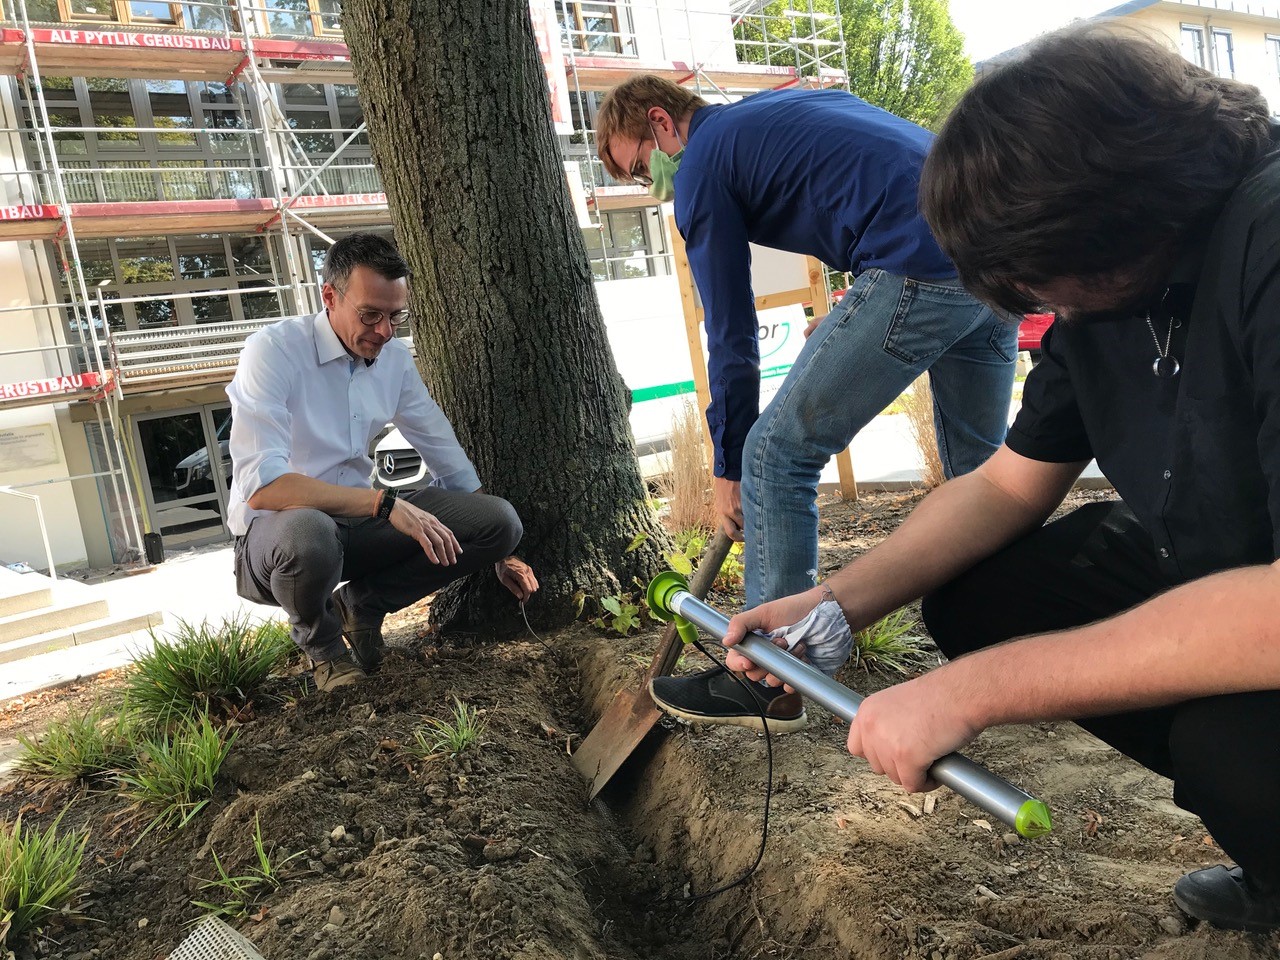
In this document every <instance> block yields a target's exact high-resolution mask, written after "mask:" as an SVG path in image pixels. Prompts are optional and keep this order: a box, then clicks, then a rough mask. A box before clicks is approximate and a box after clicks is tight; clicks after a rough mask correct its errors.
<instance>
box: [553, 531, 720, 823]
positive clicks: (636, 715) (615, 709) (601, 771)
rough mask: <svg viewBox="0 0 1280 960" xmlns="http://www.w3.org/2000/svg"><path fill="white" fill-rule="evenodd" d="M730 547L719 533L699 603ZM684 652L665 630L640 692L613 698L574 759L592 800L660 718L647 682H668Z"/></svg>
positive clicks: (705, 564) (694, 586)
mask: <svg viewBox="0 0 1280 960" xmlns="http://www.w3.org/2000/svg"><path fill="white" fill-rule="evenodd" d="M732 546H733V541H731V540H730V539H729V537H728V535H726V534H725V532H724V530H723V529H720V530H717V531H716V535H715V536H714V537H713V538H712V540H711V542H710V543H709V544H708V545H707V548H706V549H705V550H704V551H703V553H702V558H701V559H700V560H699V561H698V569H697V570H696V571H695V573H694V576H693V581H692V582H691V583H690V584H689V592H690V593H691V594H693V595H694V596H695V597H697V598H698V599H699V600H702V599H704V598H705V597H706V595H707V591H708V590H710V589H711V584H712V583H714V582H715V579H716V575H717V574H718V573H719V572H720V567H721V566H722V565H723V564H724V558H725V557H727V556H728V555H729V548H730V547H732ZM683 647H684V644H683V643H682V642H681V641H680V636H679V634H677V633H676V625H675V623H674V622H672V623H669V624H667V628H666V630H664V631H663V632H662V639H661V640H660V641H659V643H658V650H657V652H656V653H655V654H654V655H653V661H652V662H651V663H650V664H649V669H648V670H647V671H645V675H644V678H643V679H642V680H641V681H640V686H639V688H638V689H633V690H619V691H618V692H617V693H616V694H614V697H613V700H612V701H610V703H609V706H608V708H607V709H606V710H605V712H604V713H603V714H602V715H601V717H600V720H599V721H598V722H597V723H596V725H595V727H593V728H592V730H591V733H590V734H588V735H587V739H586V740H584V741H582V746H580V747H578V749H577V751H575V753H574V754H573V757H572V760H573V765H574V767H575V768H576V769H577V771H578V773H580V774H581V775H582V777H583V779H584V780H586V781H587V798H588V799H591V798H593V797H595V795H596V794H597V793H599V792H600V791H601V790H603V789H604V785H605V784H606V783H608V782H609V780H610V779H611V778H612V777H613V775H614V774H615V773H617V772H618V770H619V769H620V768H621V767H622V765H623V763H625V762H626V760H627V758H628V757H629V756H631V754H632V752H634V750H635V749H636V747H638V746H639V745H640V741H642V740H643V739H644V738H645V736H646V735H647V734H648V733H649V731H650V730H652V729H653V725H654V724H655V723H657V722H658V718H659V717H660V716H662V711H661V710H659V709H658V708H657V706H656V705H655V704H654V702H653V698H652V697H651V696H649V681H651V680H653V679H654V678H655V677H665V676H666V675H667V674H669V673H670V672H671V671H672V670H673V669H675V665H676V662H677V661H678V660H679V659H680V654H681V652H682V650H683Z"/></svg>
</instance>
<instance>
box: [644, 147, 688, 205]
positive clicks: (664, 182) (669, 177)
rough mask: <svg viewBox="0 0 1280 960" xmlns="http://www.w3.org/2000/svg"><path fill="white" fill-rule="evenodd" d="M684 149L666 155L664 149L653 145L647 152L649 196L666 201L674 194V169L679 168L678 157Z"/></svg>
mask: <svg viewBox="0 0 1280 960" xmlns="http://www.w3.org/2000/svg"><path fill="white" fill-rule="evenodd" d="M683 156H684V149H683V148H681V149H680V150H678V151H676V154H675V156H673V157H672V156H668V155H667V154H666V153H665V152H664V151H662V150H659V149H658V148H657V147H654V148H653V150H652V151H650V153H649V177H650V178H651V179H652V180H653V183H651V184H649V196H651V197H653V198H654V199H655V200H658V201H660V202H662V203H668V202H670V201H671V199H672V198H674V197H675V195H676V171H677V170H679V169H680V158H681V157H683Z"/></svg>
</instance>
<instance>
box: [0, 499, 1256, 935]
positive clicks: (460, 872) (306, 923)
mask: <svg viewBox="0 0 1280 960" xmlns="http://www.w3.org/2000/svg"><path fill="white" fill-rule="evenodd" d="M912 502H913V498H912V497H907V496H899V495H885V496H880V497H874V498H868V499H867V500H864V501H863V502H861V503H860V504H855V505H847V504H844V503H841V502H839V501H830V502H826V501H824V503H823V529H824V538H823V555H822V556H823V559H822V563H823V567H824V569H831V568H833V567H835V566H838V565H840V564H841V563H843V562H846V561H847V560H848V559H849V558H850V557H851V556H852V554H854V553H856V552H858V551H860V550H862V549H865V548H866V547H867V546H870V545H871V544H872V543H874V542H876V541H878V540H879V539H881V538H882V537H883V536H884V535H886V534H887V533H888V532H890V530H892V528H893V527H894V526H896V524H897V523H898V522H900V520H901V519H902V517H903V516H905V515H906V513H908V512H909V510H910V507H911V505H912ZM712 600H713V602H715V603H716V604H717V605H720V606H721V607H723V608H725V609H728V608H730V607H732V606H733V605H735V604H736V603H737V602H738V600H737V598H735V597H734V596H731V595H730V596H724V595H722V596H713V597H712ZM424 622H425V616H424V614H423V611H421V610H420V609H416V608H411V609H410V610H408V611H405V612H404V613H402V614H400V615H397V617H395V618H394V619H392V620H389V621H388V632H389V639H390V641H391V643H392V651H391V653H390V655H389V657H388V663H387V665H386V666H385V667H384V671H383V673H382V674H381V675H379V676H378V677H377V678H376V679H375V680H374V681H372V682H370V683H366V684H363V685H360V686H357V687H353V688H348V689H346V690H343V691H339V692H337V693H335V694H327V695H317V694H309V695H306V696H298V694H299V682H298V680H297V679H296V678H295V679H292V680H287V681H280V682H278V683H276V684H275V686H274V688H273V690H272V691H271V692H272V694H273V695H272V696H269V697H260V698H258V700H257V701H256V703H255V709H254V712H253V715H252V717H246V718H245V722H244V723H243V724H241V725H240V726H239V727H238V728H237V735H238V739H237V741H236V743H235V745H234V746H233V748H232V751H231V755H230V758H229V759H228V761H227V764H226V767H225V769H224V776H223V778H222V783H221V784H220V786H219V791H218V794H217V796H216V798H215V800H214V802H213V803H212V804H211V805H210V807H209V808H207V809H206V810H205V811H203V812H202V813H201V814H200V815H199V816H198V817H197V818H196V819H195V820H194V821H193V822H192V824H191V825H189V826H188V827H187V828H185V829H183V830H181V831H178V832H176V833H173V834H169V835H160V834H159V833H158V832H155V833H152V834H150V835H148V836H147V837H146V838H143V839H141V840H139V839H138V834H139V833H140V829H141V828H140V825H139V822H138V821H137V820H136V819H131V818H130V816H129V812H128V811H127V809H126V803H125V801H123V800H121V799H120V798H119V797H118V796H116V795H115V793H114V792H113V791H109V790H104V791H102V792H100V793H96V794H88V795H84V796H81V797H79V798H78V799H77V800H76V802H75V803H74V804H72V805H71V806H70V808H69V809H68V811H67V813H66V815H65V816H64V819H63V821H62V822H63V826H64V827H66V828H74V827H77V826H81V825H88V826H89V827H90V828H91V830H92V835H91V839H90V843H89V848H88V854H87V857H86V880H87V882H88V885H89V891H88V893H89V895H88V897H87V899H86V900H85V901H83V902H82V903H81V905H80V907H81V911H82V913H83V914H84V915H85V918H86V919H84V920H80V921H76V920H74V919H72V918H70V917H65V918H58V919H57V920H56V921H55V922H53V923H51V924H50V925H49V926H48V928H47V929H46V931H45V934H44V935H43V936H42V937H41V938H38V939H37V940H36V941H35V942H34V943H33V944H30V945H26V946H22V947H21V949H20V953H19V955H20V956H46V957H57V958H62V960H71V958H75V960H88V958H91V957H101V958H120V960H153V958H163V957H165V956H167V955H168V953H169V952H170V951H172V950H173V949H174V947H176V946H177V944H178V943H179V942H180V941H181V940H182V939H183V937H184V936H186V934H187V933H188V931H189V924H190V923H191V922H193V921H195V920H196V919H198V918H199V916H200V915H201V911H200V910H199V909H198V908H196V907H194V906H192V905H191V903H190V901H191V900H192V899H205V900H216V899H218V897H217V892H216V891H213V890H208V889H204V890H202V889H201V887H200V881H201V879H207V878H210V877H212V876H213V875H214V873H215V869H214V866H213V863H212V853H214V852H216V853H217V855H218V858H219V859H220V860H221V862H222V863H223V865H224V866H225V867H226V868H227V869H228V871H229V872H231V873H236V872H239V871H241V870H243V869H244V868H245V867H247V866H249V865H250V864H251V862H252V850H251V847H252V836H253V828H254V826H253V825H254V821H255V817H256V818H257V819H258V822H259V823H260V824H261V831H262V835H263V837H264V839H265V840H266V842H267V843H268V845H272V846H277V847H278V848H279V852H278V854H277V857H278V858H280V859H283V857H285V856H287V855H288V854H291V853H295V852H302V856H300V857H298V858H297V859H296V860H294V861H292V862H291V863H290V864H289V866H288V867H287V868H286V878H287V879H286V882H285V884H284V886H283V888H282V889H281V890H279V891H277V892H275V893H272V894H269V895H267V896H266V897H265V898H264V899H263V901H262V903H261V904H260V905H255V907H254V909H253V910H252V911H251V913H252V916H251V917H249V918H242V919H239V920H236V921H235V922H234V925H235V926H236V927H237V928H238V929H240V930H241V931H242V932H243V933H244V934H245V935H246V936H248V937H249V938H250V939H251V940H252V941H253V942H254V943H255V944H257V946H258V949H259V951H260V952H261V953H262V954H263V956H264V957H266V958H268V960H286V958H288V960H293V958H298V960H336V958H339V957H341V958H370V960H372V958H389V960H400V958H405V960H418V958H424V960H432V958H434V957H435V956H436V955H437V954H439V955H440V957H442V958H444V960H473V958H474V960H481V958H485V960H487V958H508V957H510V958H521V960H526V958H527V960H541V958H572V960H595V958H616V960H630V958H641V957H643V958H655V960H657V958H664V960H666V958H669V960H694V958H698V960H702V958H713V960H749V958H757V957H801V956H804V957H806V958H808V957H814V958H827V957H831V958H836V957H841V958H845V957H856V958H863V957H865V958H896V957H926V958H929V960H944V958H953V960H968V958H977V957H994V958H1000V960H1008V958H1014V957H1018V958H1039V957H1045V958H1049V957H1053V958H1074V957H1086V958H1108V960H1110V958H1117V960H1118V958H1130V957H1132V958H1137V957H1153V958H1166V960H1191V958H1206V960H1208V958H1214V960H1217V958H1226V960H1254V958H1261V957H1272V956H1276V955H1277V951H1276V946H1277V944H1276V941H1275V940H1267V939H1263V938H1258V937H1248V936H1243V935H1237V934H1229V933H1223V932H1220V931H1214V930H1210V929H1207V928H1203V927H1201V928H1194V929H1193V928H1191V927H1190V926H1189V925H1188V924H1187V923H1186V922H1185V920H1184V919H1183V918H1182V917H1181V916H1180V914H1178V912H1177V910H1176V908H1175V907H1174V906H1173V904H1172V901H1171V899H1170V897H1169V888H1170V885H1171V884H1172V882H1173V880H1174V879H1176V877H1177V876H1178V875H1179V874H1180V873H1181V872H1183V871H1185V870H1187V869H1190V868H1194V867H1197V866H1200V865H1202V864H1204V863H1207V862H1212V861H1215V860H1218V859H1220V858H1221V856H1222V854H1221V851H1220V850H1218V849H1217V848H1216V847H1214V846H1213V845H1212V841H1211V840H1209V839H1208V838H1207V837H1206V836H1205V833H1204V830H1203V827H1202V826H1201V825H1200V824H1199V822H1198V821H1197V820H1196V819H1195V818H1193V817H1190V816H1189V815H1187V814H1185V813H1183V812H1181V811H1179V810H1177V809H1176V808H1175V807H1174V806H1173V805H1172V802H1171V799H1170V794H1171V791H1170V788H1169V785H1168V783H1166V782H1164V781H1161V780H1159V779H1158V778H1156V777H1153V776H1152V775H1150V774H1147V773H1146V772H1145V771H1143V770H1141V769H1140V768H1138V767H1136V766H1135V765H1133V764H1131V763H1129V762H1128V761H1125V760H1123V758H1120V757H1119V756H1118V755H1116V754H1114V753H1113V752H1111V751H1110V750H1109V749H1108V748H1106V747H1105V746H1103V745H1102V744H1100V743H1098V742H1097V741H1094V740H1093V739H1092V738H1090V737H1088V735H1086V734H1084V733H1082V732H1081V731H1079V730H1078V729H1077V728H1075V727H1074V726H1072V725H1070V724H1059V725H1041V726H1036V727H1031V728H1009V729H1006V730H998V731H993V732H989V733H987V734H985V735H984V736H983V737H981V738H980V739H979V740H978V741H977V742H976V743H975V744H974V745H973V747H972V749H971V751H970V752H971V753H972V755H973V756H974V757H975V759H978V760H979V761H981V762H984V763H986V764H988V765H989V766H990V767H992V768H993V769H994V770H996V771H997V772H999V773H1002V774H1003V775H1005V776H1007V777H1008V778H1009V779H1011V780H1013V781H1014V782H1016V783H1019V784H1021V785H1023V786H1025V787H1027V788H1028V789H1031V790H1032V791H1033V792H1036V793H1037V794H1038V795H1040V796H1042V797H1043V798H1044V799H1045V800H1047V801H1048V802H1049V803H1050V805H1051V806H1052V807H1053V809H1054V813H1055V819H1056V824H1057V829H1056V831H1055V833H1054V834H1053V835H1052V836H1051V837H1050V838H1046V839H1042V840H1039V841H1024V842H1018V841H1017V840H1016V838H1013V837H1012V836H1005V835H1004V833H1005V831H1004V829H1003V828H1002V827H1001V826H1000V824H998V823H997V822H995V821H994V820H992V819H991V818H989V817H986V816H984V815H983V814H982V813H981V812H980V811H977V810H975V809H974V808H972V807H969V806H967V805H966V804H965V803H964V802H963V801H961V800H960V799H959V798H957V797H955V796H954V795H950V794H948V793H946V792H945V791H944V792H940V793H939V794H938V795H937V796H936V798H935V800H934V802H933V804H932V805H930V804H928V803H926V802H925V801H924V800H923V799H922V798H920V797H910V798H908V797H907V796H906V795H904V794H902V793H901V791H899V790H898V788H896V787H895V786H893V785H892V784H891V783H889V782H888V781H886V780H884V779H883V778H880V777H877V776H875V775H874V774H871V773H870V772H869V771H868V769H867V768H866V765H865V764H863V763H861V762H860V761H855V760H852V759H851V758H849V757H848V755H847V754H846V753H845V752H844V750H843V747H842V744H843V740H844V736H843V730H842V725H841V724H840V723H838V722H836V721H835V720H834V719H833V718H831V717H830V716H826V715H823V714H821V712H820V711H818V710H816V709H814V708H810V710H811V717H812V724H811V726H810V728H809V729H808V730H806V731H804V732H802V733H799V734H793V735H790V736H788V737H782V738H778V740H777V741H776V763H777V768H776V781H777V783H776V795H775V805H774V816H773V821H772V826H771V837H770V841H769V848H768V850H767V852H766V856H765V860H764V863H763V865H762V867H761V869H760V871H759V872H758V873H757V874H756V875H755V876H754V877H752V878H751V880H750V881H749V882H748V883H747V884H745V885H744V886H742V887H739V888H737V889H735V890H733V891H730V892H729V893H726V894H724V895H722V896H720V897H717V898H715V899H713V900H710V901H707V902H705V903H701V904H698V905H694V906H692V907H687V908H686V907H680V906H677V905H675V904H674V903H673V902H672V901H674V900H677V899H678V898H680V897H681V896H682V895H683V894H684V893H685V891H686V889H688V890H691V891H692V892H694V893H697V892H702V891H705V890H708V889H710V888H711V887H713V886H715V885H717V884H719V883H722V882H724V881H725V880H728V879H731V878H733V877H735V876H737V875H738V874H739V873H740V872H741V870H743V869H744V868H745V867H746V866H747V865H748V864H749V863H750V861H751V860H752V858H753V857H754V855H755V851H756V846H757V843H758V840H759V831H760V814H761V803H762V797H763V786H764V774H765V765H764V750H763V742H762V741H761V740H760V739H759V738H758V737H756V736H755V735H753V734H750V733H748V732H744V731H740V730H735V731H723V730H709V731H706V730H704V731H694V732H690V731H688V730H686V729H680V730H677V731H676V732H675V733H674V734H671V733H659V734H657V735H655V736H654V737H652V738H651V739H650V740H649V741H647V742H646V743H645V744H644V745H643V747H642V749H641V751H639V754H640V755H639V756H637V758H636V759H635V761H634V762H632V763H631V764H629V765H628V766H627V767H625V768H624V770H623V771H622V772H621V773H620V774H619V776H618V777H616V778H615V781H616V782H615V783H614V784H612V785H611V787H610V789H609V790H607V791H606V792H605V793H604V794H603V795H602V797H601V798H600V799H598V800H597V801H595V802H594V803H592V804H590V805H588V804H587V803H586V801H585V796H586V792H585V787H584V785H583V783H582V782H581V780H580V779H579V777H578V776H577V774H576V772H575V771H574V770H573V768H572V766H571V765H570V762H569V757H568V755H567V754H566V743H571V742H576V740H577V738H579V737H581V736H583V735H585V733H586V732H587V730H588V729H589V726H590V718H592V717H594V716H595V715H596V714H597V713H598V711H599V710H600V709H601V708H602V707H603V705H604V704H605V703H606V702H607V700H608V698H609V697H610V696H611V695H612V693H613V691H614V690H616V689H619V688H621V687H622V686H623V685H624V684H626V683H630V682H633V681H634V678H635V677H636V676H637V675H638V674H639V673H640V672H641V671H642V669H643V664H644V663H645V662H646V661H647V658H648V656H649V655H650V654H651V652H652V649H653V646H654V644H655V643H656V640H657V636H658V632H659V631H658V628H657V627H656V626H655V627H653V628H651V629H648V630H646V631H645V632H644V633H643V634H641V635H640V636H638V637H633V638H630V639H628V640H625V641H622V640H617V639H610V638H605V637H602V636H600V635H599V634H598V633H596V632H595V631H594V630H592V629H591V628H588V627H585V626H578V627H573V628H570V629H568V630H565V631H562V632H560V633H558V634H556V635H554V636H549V637H546V638H545V639H546V640H547V642H548V645H549V646H543V645H542V644H540V643H537V642H534V641H532V640H530V641H521V642H516V643H510V644H504V645H501V646H492V647H474V648H466V647H449V646H439V647H437V646H430V645H424V644H423V643H422V641H420V640H418V639H417V638H418V637H421V636H422V635H423V624H424ZM686 660H687V664H686V668H687V669H701V667H702V665H703V664H702V663H701V662H700V659H695V658H694V657H687V658H686ZM845 679H846V681H851V682H852V683H853V685H854V686H856V687H858V688H859V689H861V690H862V691H863V692H867V691H869V690H870V689H873V688H874V687H875V686H877V685H881V684H883V683H884V682H886V681H885V680H883V679H881V678H878V677H876V676H875V675H868V674H865V673H861V672H854V673H850V674H848V675H846V677H845ZM104 686H109V684H98V685H97V687H98V688H99V692H100V690H101V688H102V687H104ZM93 693H94V690H93V689H92V688H90V689H82V690H81V691H79V693H78V694H77V695H78V696H79V697H80V698H81V702H82V703H83V702H84V700H85V699H86V698H88V697H91V696H92V695H93ZM454 697H457V698H459V699H460V700H461V701H463V702H464V703H467V704H469V705H471V706H474V707H478V708H480V709H481V710H483V711H484V716H485V719H486V720H487V723H488V728H487V732H486V734H485V736H484V738H483V739H484V745H483V746H482V747H481V748H480V749H478V750H473V751H471V752H468V753H466V754H464V755H463V756H461V757H460V758H457V759H453V760H450V759H442V760H437V761H434V762H428V763H423V762H419V761H413V762H409V761H407V760H406V758H405V757H404V755H403V752H402V750H401V749H400V748H401V747H402V746H403V745H405V744H406V743H408V742H409V741H410V740H411V737H412V732H413V730H414V729H415V728H416V727H417V726H418V725H420V724H421V722H422V718H423V716H432V717H437V718H444V717H447V716H448V714H449V711H450V708H451V707H452V705H453V698H454ZM49 699H51V700H55V699H57V698H49ZM56 710H57V707H56V706H55V705H52V704H50V703H49V702H47V701H46V700H44V699H43V698H34V699H33V707H32V709H31V710H30V711H18V710H8V711H5V712H4V713H3V715H2V716H0V736H6V735H12V732H13V731H14V730H15V729H18V728H24V729H27V730H32V729H34V728H35V727H36V726H37V725H38V722H39V721H40V720H41V719H42V718H43V719H46V720H47V719H48V718H49V716H50V715H52V714H54V713H55V712H56ZM575 735H576V736H575ZM68 799H69V797H68V795H66V794H62V795H54V794H41V795H34V794H33V793H32V792H31V790H30V788H29V786H28V785H24V784H16V785H13V786H11V787H9V788H8V789H7V791H6V792H5V794H4V795H3V796H0V817H9V818H12V817H13V816H14V815H15V814H16V813H18V812H19V811H20V810H21V811H23V815H24V820H25V821H26V822H28V823H30V824H32V825H37V826H43V825H46V824H48V823H49V822H50V821H51V820H52V818H53V817H54V816H56V815H57V813H58V811H60V810H61V809H63V807H64V806H65V804H66V802H67V800H68ZM926 810H927V811H928V812H926Z"/></svg>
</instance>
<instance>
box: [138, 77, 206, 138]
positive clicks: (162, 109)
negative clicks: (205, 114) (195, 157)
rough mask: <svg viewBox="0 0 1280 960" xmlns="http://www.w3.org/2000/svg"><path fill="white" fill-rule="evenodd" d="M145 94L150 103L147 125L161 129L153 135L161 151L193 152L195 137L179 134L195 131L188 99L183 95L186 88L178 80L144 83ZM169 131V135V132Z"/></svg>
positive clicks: (193, 135)
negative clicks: (181, 150)
mask: <svg viewBox="0 0 1280 960" xmlns="http://www.w3.org/2000/svg"><path fill="white" fill-rule="evenodd" d="M145 83H146V88H147V95H148V97H149V98H150V100H151V124H150V125H151V126H153V127H157V128H163V129H164V131H165V132H163V133H157V134H155V138H156V143H157V144H158V145H159V147H160V149H161V150H166V149H167V150H173V149H182V148H183V147H186V148H191V149H194V148H195V146H196V135H195V134H194V133H183V132H182V131H183V130H193V129H194V128H195V125H196V123H195V118H194V117H193V116H192V114H191V99H190V97H188V96H187V85H186V84H185V83H183V82H182V81H181V80H147V81H145ZM170 129H171V130H173V132H172V133H169V132H168V131H169V130H170Z"/></svg>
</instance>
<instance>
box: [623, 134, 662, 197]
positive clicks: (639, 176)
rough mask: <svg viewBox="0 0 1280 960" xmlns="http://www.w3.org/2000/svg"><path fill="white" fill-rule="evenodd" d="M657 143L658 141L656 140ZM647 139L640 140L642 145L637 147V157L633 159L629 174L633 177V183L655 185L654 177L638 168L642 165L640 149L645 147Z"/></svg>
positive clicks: (644, 185)
mask: <svg viewBox="0 0 1280 960" xmlns="http://www.w3.org/2000/svg"><path fill="white" fill-rule="evenodd" d="M654 143H655V145H656V144H657V141H656V140H655V141H654ZM644 144H645V141H643V140H641V141H640V146H638V147H636V158H635V159H634V160H632V161H631V169H630V170H628V171H627V176H628V177H630V178H631V182H632V183H638V184H640V186H642V187H651V186H653V177H651V176H649V174H647V173H641V172H639V171H637V170H636V167H638V166H640V151H641V150H643V149H644Z"/></svg>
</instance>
